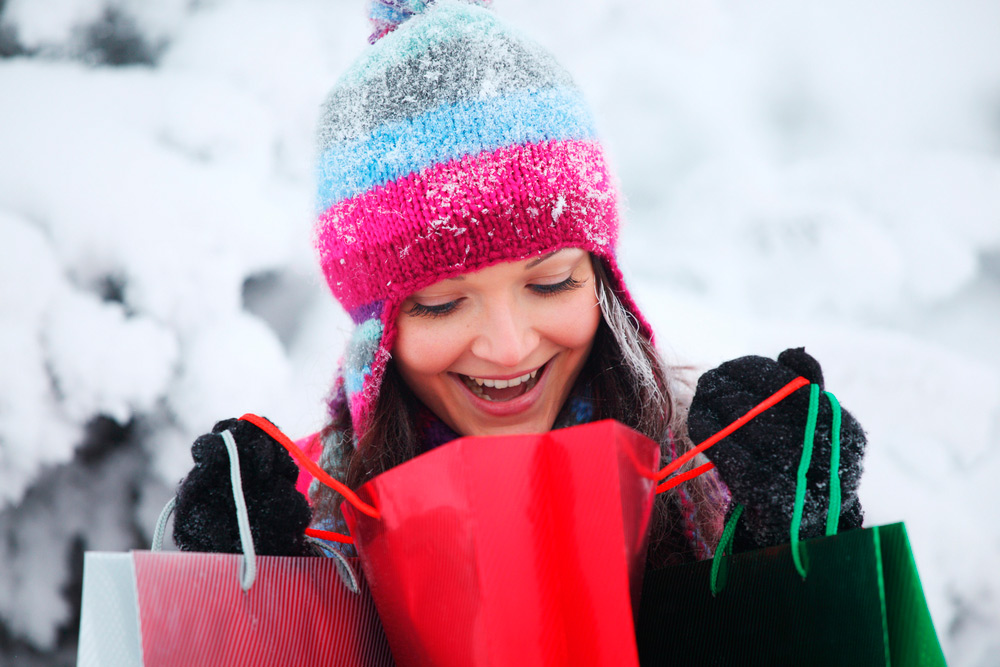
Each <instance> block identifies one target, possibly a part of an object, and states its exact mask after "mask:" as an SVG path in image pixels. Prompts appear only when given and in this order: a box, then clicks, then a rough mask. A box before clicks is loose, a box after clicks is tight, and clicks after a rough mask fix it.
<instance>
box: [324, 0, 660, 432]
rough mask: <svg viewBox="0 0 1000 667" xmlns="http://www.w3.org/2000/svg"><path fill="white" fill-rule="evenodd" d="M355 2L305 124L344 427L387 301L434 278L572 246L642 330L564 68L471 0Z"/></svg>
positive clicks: (604, 177)
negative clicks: (309, 129) (356, 29)
mask: <svg viewBox="0 0 1000 667" xmlns="http://www.w3.org/2000/svg"><path fill="white" fill-rule="evenodd" d="M479 4H482V3H479ZM371 14H372V22H373V24H374V26H375V33H374V34H373V35H372V38H371V41H373V45H372V46H371V47H370V48H369V49H368V50H367V52H366V53H364V54H363V55H362V57H361V58H360V59H358V60H357V61H356V62H355V63H354V64H353V65H352V66H351V68H350V69H349V70H348V71H347V72H346V73H345V74H344V75H343V76H342V77H341V78H340V80H339V81H338V83H337V84H336V86H335V87H334V89H333V91H332V92H331V93H330V95H329V97H328V98H327V101H326V103H325V105H324V109H323V113H322V118H321V121H320V126H319V143H320V158H319V167H318V216H319V219H318V222H317V225H316V236H315V243H316V247H317V250H318V252H319V256H320V262H321V265H322V268H323V273H324V275H325V276H326V280H327V282H328V284H329V286H330V289H331V290H332V291H333V294H334V296H335V297H336V298H337V300H339V301H340V303H341V304H342V305H343V307H344V308H345V309H346V310H347V312H348V313H349V314H350V316H351V318H352V319H353V320H354V322H355V324H356V325H357V327H356V329H355V331H354V333H353V335H352V337H351V341H350V343H349V344H348V350H347V354H346V356H345V358H344V360H343V361H342V368H341V378H340V380H341V382H342V385H341V386H339V387H338V388H337V391H338V392H339V391H342V392H344V394H345V397H346V399H347V400H348V402H349V408H350V412H351V418H352V423H353V425H354V430H355V435H356V436H357V437H360V435H361V434H362V433H363V432H364V431H365V430H366V429H367V428H368V421H369V419H370V417H371V413H372V410H373V408H374V406H375V402H376V400H377V398H378V393H379V388H380V386H381V382H382V377H383V374H384V371H385V366H386V362H387V361H388V360H389V358H390V352H391V349H392V345H393V342H394V340H395V337H396V326H395V321H396V316H397V314H398V312H399V307H400V305H401V304H402V302H403V301H404V300H405V299H406V298H407V297H408V296H409V295H410V294H412V293H413V292H415V291H417V290H419V289H422V288H424V287H426V286H428V285H431V284H433V283H436V282H438V281H440V280H443V279H445V278H449V277H452V276H455V275H458V274H462V273H467V272H471V271H476V270H478V269H483V268H485V267H487V266H490V265H492V264H496V263H499V262H506V261H516V260H521V259H525V258H527V257H531V256H536V255H541V254H545V253H549V252H553V251H555V250H559V249H561V248H568V247H574V248H583V249H585V250H588V251H590V252H591V253H593V254H594V255H596V256H598V257H600V258H601V259H602V260H603V262H604V264H605V266H606V268H607V271H608V274H609V275H610V276H611V280H612V281H613V282H614V283H615V285H614V287H615V289H616V292H617V293H618V295H619V297H620V298H621V299H622V301H623V302H624V303H625V305H626V307H627V308H629V309H630V310H631V311H632V314H633V315H634V316H635V317H636V320H637V321H638V322H639V325H640V328H641V332H642V334H643V335H644V336H646V337H647V338H651V337H652V334H651V332H650V330H649V326H648V325H647V324H646V322H645V320H644V319H643V318H642V315H641V314H640V313H639V311H638V309H637V308H635V305H634V303H633V302H632V299H631V297H630V296H629V294H628V292H627V290H626V289H625V286H624V284H623V282H622V278H621V273H620V271H619V269H618V265H617V263H616V261H615V256H614V249H615V245H616V243H617V238H618V226H619V222H618V210H617V208H618V193H617V189H616V186H615V183H614V181H613V178H612V176H611V173H610V171H609V169H608V166H607V164H606V162H605V158H604V151H603V149H602V147H601V145H600V143H599V142H598V141H597V139H596V136H595V131H594V123H593V119H592V117H591V114H590V111H589V109H588V108H587V105H586V104H585V102H584V100H583V99H582V97H581V95H580V92H579V90H578V89H577V88H576V87H575V86H574V84H573V82H572V80H571V79H570V77H569V75H568V74H567V73H566V72H565V70H563V69H562V68H561V67H560V66H559V64H558V63H556V61H555V60H554V58H553V57H552V56H551V55H550V54H548V53H547V52H546V51H544V50H543V49H542V48H541V47H539V46H537V45H536V44H534V43H533V42H531V41H530V40H528V39H526V38H525V37H523V36H521V35H520V34H518V33H517V32H515V31H514V30H513V29H511V28H510V27H509V26H507V25H505V24H503V23H502V22H501V21H500V20H499V19H497V17H496V16H495V15H494V14H493V13H492V12H491V11H489V10H488V9H486V8H484V7H482V6H477V5H476V4H471V3H468V2H459V1H456V0H438V1H437V2H433V4H432V0H403V2H393V1H391V0H375V2H374V3H372V12H371ZM401 21H405V22H403V23H400V22H401Z"/></svg>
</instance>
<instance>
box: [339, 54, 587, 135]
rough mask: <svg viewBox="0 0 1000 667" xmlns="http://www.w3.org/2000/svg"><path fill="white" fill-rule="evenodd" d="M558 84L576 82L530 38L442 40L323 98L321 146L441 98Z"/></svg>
mask: <svg viewBox="0 0 1000 667" xmlns="http://www.w3.org/2000/svg"><path fill="white" fill-rule="evenodd" d="M556 86H565V87H571V88H575V86H574V84H573V80H572V79H571V78H570V76H569V73H567V72H566V70H564V69H563V68H562V67H561V66H560V65H559V63H557V62H556V60H555V58H553V57H552V56H551V55H550V54H549V53H548V52H547V51H545V50H544V49H542V48H541V47H539V46H537V45H535V44H532V43H530V42H524V41H520V40H517V39H514V38H511V37H510V36H508V35H497V36H495V37H493V38H491V39H487V40H484V39H482V38H481V37H479V38H468V37H460V38H458V39H455V40H452V41H447V42H439V43H437V44H433V45H432V46H431V47H430V48H429V49H428V50H427V51H425V52H423V53H422V54H421V56H420V57H419V58H411V59H409V60H407V61H405V62H402V63H399V64H398V65H395V66H393V67H390V68H388V69H387V70H383V71H382V72H379V73H378V75H377V76H376V77H375V78H373V79H371V80H369V81H366V82H365V83H364V84H362V85H359V86H349V87H337V88H335V89H334V90H333V91H332V92H331V93H330V96H329V97H328V98H327V100H326V102H325V103H324V104H323V111H322V115H321V120H320V123H319V148H320V151H321V152H322V151H325V150H326V149H327V148H329V147H330V145H331V144H333V143H338V142H342V141H348V140H350V139H357V138H359V137H362V136H364V135H366V134H368V133H369V132H371V131H372V130H373V129H375V128H376V127H378V126H379V125H382V124H384V123H391V122H394V121H401V120H404V119H407V118H412V117H414V116H417V115H419V114H421V113H423V112H425V111H428V110H430V109H434V108H437V107H439V106H441V105H442V104H451V103H454V102H458V101H461V100H472V99H480V98H483V97H494V96H498V95H503V94H505V93H508V92H512V91H526V90H536V89H542V88H553V87H556Z"/></svg>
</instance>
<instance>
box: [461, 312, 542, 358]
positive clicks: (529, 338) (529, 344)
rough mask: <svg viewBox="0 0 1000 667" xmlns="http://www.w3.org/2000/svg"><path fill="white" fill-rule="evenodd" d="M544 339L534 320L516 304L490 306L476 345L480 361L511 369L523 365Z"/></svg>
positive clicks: (481, 324)
mask: <svg viewBox="0 0 1000 667" xmlns="http://www.w3.org/2000/svg"><path fill="white" fill-rule="evenodd" d="M539 342H540V337H539V335H538V332H537V331H536V330H535V327H534V326H533V325H532V323H531V321H530V318H529V317H528V316H527V315H526V314H525V313H524V312H523V311H522V310H521V309H520V308H519V307H518V306H517V304H514V303H495V304H490V305H488V306H487V308H486V309H485V313H484V316H483V317H482V318H481V320H480V325H479V331H478V332H477V334H476V337H475V339H474V340H473V342H472V353H473V354H474V355H476V356H477V357H479V358H481V359H484V360H486V361H489V362H491V363H494V364H497V365H498V366H506V367H508V368H516V367H518V366H520V365H522V362H524V361H525V360H526V359H527V358H528V357H529V356H530V355H531V353H532V352H533V351H534V350H535V348H537V347H538V344H539Z"/></svg>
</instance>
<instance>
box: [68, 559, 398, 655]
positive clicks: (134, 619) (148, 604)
mask: <svg viewBox="0 0 1000 667" xmlns="http://www.w3.org/2000/svg"><path fill="white" fill-rule="evenodd" d="M242 558H243V556H241V555H237V554H208V553H188V552H151V551H133V552H131V553H87V554H86V557H85V559H84V581H83V607H82V617H81V623H80V645H79V652H78V656H77V657H78V664H79V665H80V666H81V667H88V666H90V665H95V666H96V665H99V666H100V667H114V666H116V665H123V666H124V665H136V666H137V665H146V666H147V667H173V666H177V667H180V666H185V667H186V666H187V665H241V666H245V665H357V666H359V667H360V666H363V665H365V666H373V667H374V666H376V665H379V666H382V665H384V666H389V665H392V659H391V657H390V654H389V647H388V644H387V643H386V640H385V635H384V634H383V633H382V628H381V625H380V624H379V621H378V616H377V614H376V611H375V606H374V604H373V603H372V599H371V595H370V594H369V592H368V590H367V586H366V584H365V583H364V580H363V579H362V578H361V577H357V585H358V588H359V590H358V592H357V593H355V592H353V591H351V590H350V588H349V587H348V586H347V585H345V584H344V583H343V582H342V581H341V575H340V573H339V572H338V570H337V568H338V564H337V561H336V560H335V559H333V558H315V557H312V558H287V557H278V556H257V558H256V564H257V578H256V580H255V581H254V583H253V586H252V587H251V588H250V590H248V591H244V590H243V589H242V587H241V586H240V567H241V559H242ZM352 564H353V565H355V566H356V564H357V562H356V560H354V562H353V563H352Z"/></svg>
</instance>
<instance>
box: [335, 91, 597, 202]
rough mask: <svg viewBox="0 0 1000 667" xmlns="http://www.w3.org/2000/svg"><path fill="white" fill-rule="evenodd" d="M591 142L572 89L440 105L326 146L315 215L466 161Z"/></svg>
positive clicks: (590, 127) (586, 117)
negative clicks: (547, 144) (515, 149)
mask: <svg viewBox="0 0 1000 667" xmlns="http://www.w3.org/2000/svg"><path fill="white" fill-rule="evenodd" d="M463 130H464V131H463ZM594 136H595V130H594V123H593V118H592V117H591V115H590V111H589V110H588V108H587V106H586V104H585V103H584V101H583V98H582V97H581V95H580V93H579V92H578V91H576V90H573V89H569V88H552V89H548V90H539V91H532V92H524V93H517V94H512V95H505V96H502V97H495V98H490V99H485V100H475V101H468V102H458V103H455V104H446V105H442V106H440V107H438V108H436V109H433V110H431V111H428V112H427V113H424V114H421V115H419V116H417V117H415V118H412V119H408V120H405V121H403V122H399V123H392V124H389V125H385V126H382V127H380V128H378V129H376V130H375V131H374V132H372V133H371V134H369V135H368V136H367V137H364V138H362V139H358V140H355V141H346V142H341V143H336V144H333V145H331V146H330V147H329V148H328V149H327V150H326V151H324V153H323V155H322V156H321V157H320V163H319V175H318V179H317V181H318V184H319V185H318V193H317V195H318V196H317V201H318V205H319V210H320V211H324V210H326V209H327V208H329V207H330V205H332V204H334V203H335V202H338V201H341V200H343V199H346V198H348V197H353V196H355V195H357V194H360V193H362V192H365V191H367V190H369V189H371V188H372V187H375V186H378V185H384V184H386V183H388V182H390V181H395V180H397V179H399V178H402V177H404V176H407V175H409V174H412V173H414V172H418V171H420V170H421V169H424V168H426V167H430V166H433V165H435V164H441V163H445V162H450V161H451V160H455V159H459V158H462V157H465V156H466V155H478V154H479V153H482V152H484V151H492V150H497V149H498V148H501V147H502V146H510V145H515V144H517V145H523V144H529V143H538V142H542V141H562V140H570V139H575V140H579V139H590V138H594Z"/></svg>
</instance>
